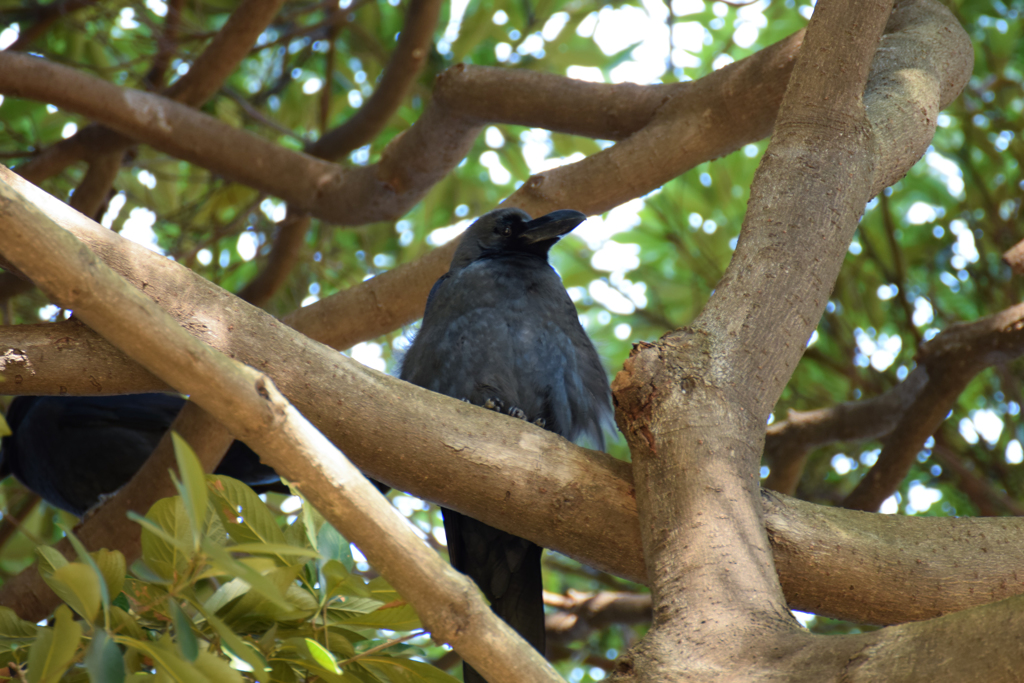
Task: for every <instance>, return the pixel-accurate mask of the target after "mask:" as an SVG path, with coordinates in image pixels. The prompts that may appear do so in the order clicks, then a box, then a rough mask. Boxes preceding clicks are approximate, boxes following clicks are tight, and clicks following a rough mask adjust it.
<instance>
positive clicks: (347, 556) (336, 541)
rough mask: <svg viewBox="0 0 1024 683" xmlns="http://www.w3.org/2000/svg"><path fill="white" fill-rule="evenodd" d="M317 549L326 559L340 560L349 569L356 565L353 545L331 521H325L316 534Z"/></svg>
mask: <svg viewBox="0 0 1024 683" xmlns="http://www.w3.org/2000/svg"><path fill="white" fill-rule="evenodd" d="M316 549H317V550H318V551H320V554H321V555H322V556H323V557H324V559H325V560H338V561H339V562H341V563H342V564H344V565H345V568H346V569H348V570H349V571H352V569H353V568H354V567H355V561H354V560H353V559H352V547H351V546H350V545H349V542H348V541H347V540H345V537H344V536H342V535H341V534H340V533H338V530H337V529H335V528H334V526H333V525H332V524H331V523H330V522H324V523H323V524H322V525H321V526H320V531H318V532H317V534H316Z"/></svg>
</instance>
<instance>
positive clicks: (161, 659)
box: [117, 635, 212, 683]
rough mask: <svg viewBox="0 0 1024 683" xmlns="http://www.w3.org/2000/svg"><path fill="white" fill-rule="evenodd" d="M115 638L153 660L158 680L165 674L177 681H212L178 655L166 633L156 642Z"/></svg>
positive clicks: (198, 682)
mask: <svg viewBox="0 0 1024 683" xmlns="http://www.w3.org/2000/svg"><path fill="white" fill-rule="evenodd" d="M117 640H118V642H120V643H121V644H122V645H126V646H128V647H132V648H135V649H136V650H138V651H140V652H142V653H144V654H145V655H146V656H147V657H149V658H150V659H151V660H153V662H154V663H155V664H156V670H157V679H158V680H159V678H160V676H166V677H169V678H170V680H172V681H176V682H177V683H212V681H211V680H210V679H209V678H207V677H206V676H205V675H203V673H201V672H200V670H199V669H198V668H196V667H194V666H193V665H192V663H191V662H189V661H188V660H186V659H183V658H182V657H181V656H180V653H179V651H178V648H177V647H176V646H175V644H174V642H173V641H172V640H171V639H170V637H169V636H167V635H165V636H164V637H163V638H161V639H160V640H159V641H157V642H152V641H148V640H138V639H136V638H126V637H119V638H118V639H117Z"/></svg>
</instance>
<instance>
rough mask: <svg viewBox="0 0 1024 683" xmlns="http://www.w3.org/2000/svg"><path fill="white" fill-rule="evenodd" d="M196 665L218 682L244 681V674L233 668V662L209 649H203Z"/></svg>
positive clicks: (239, 682)
mask: <svg viewBox="0 0 1024 683" xmlns="http://www.w3.org/2000/svg"><path fill="white" fill-rule="evenodd" d="M195 667H196V669H198V670H199V671H201V672H202V673H203V674H205V675H206V677H207V678H208V679H209V680H211V681H216V683H243V680H244V679H243V678H242V674H240V673H239V672H238V671H236V670H235V669H232V668H231V664H230V663H229V662H228V661H227V660H224V659H221V658H220V657H218V656H217V655H215V654H214V653H212V652H210V651H209V650H203V651H202V652H200V653H199V657H198V658H197V659H196V661H195Z"/></svg>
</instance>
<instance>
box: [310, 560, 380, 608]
mask: <svg viewBox="0 0 1024 683" xmlns="http://www.w3.org/2000/svg"><path fill="white" fill-rule="evenodd" d="M320 595H321V598H322V599H327V598H332V597H336V596H345V597H348V596H358V597H362V598H369V597H370V589H369V587H368V586H367V585H366V582H365V581H363V579H362V577H360V576H356V575H354V574H351V573H349V571H348V569H347V568H346V567H345V565H343V564H342V563H341V562H338V561H337V560H331V561H330V562H327V563H326V564H324V565H323V567H322V568H321V569H320ZM374 602H375V603H376V604H377V605H381V604H383V603H380V602H377V601H374ZM374 609H376V608H374Z"/></svg>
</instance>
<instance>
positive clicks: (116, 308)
mask: <svg viewBox="0 0 1024 683" xmlns="http://www.w3.org/2000/svg"><path fill="white" fill-rule="evenodd" d="M0 205H2V215H3V219H4V220H3V221H0V226H2V227H0V232H2V234H3V252H4V256H5V257H6V258H7V259H9V260H10V261H11V262H13V263H14V264H15V265H16V266H17V267H18V268H19V269H20V270H22V271H23V272H25V273H26V274H27V275H29V277H31V278H32V280H33V282H35V283H36V284H37V286H39V287H41V288H42V289H43V290H44V291H45V292H46V293H47V295H48V296H49V297H50V298H51V299H53V300H57V301H63V302H65V303H66V304H67V306H68V307H69V308H73V309H74V310H75V311H76V315H78V316H79V317H81V318H82V319H83V320H85V321H86V322H87V323H88V324H89V325H90V327H92V328H93V329H95V330H97V331H99V332H101V333H102V334H104V335H105V337H106V338H108V339H110V340H113V341H116V342H117V344H118V345H119V346H120V348H122V350H123V351H125V352H126V353H128V354H130V355H131V356H132V357H133V358H134V359H136V360H138V361H140V362H141V363H142V364H143V365H145V366H147V367H148V368H150V369H151V370H152V371H154V372H155V373H157V374H159V375H160V376H162V377H163V378H164V379H165V380H166V381H168V383H170V384H172V385H173V386H175V388H176V389H178V390H179V391H181V392H182V393H186V394H190V395H191V396H192V399H193V400H195V401H196V403H198V404H199V405H200V406H202V407H203V408H205V409H207V410H208V411H209V412H210V413H211V414H212V415H213V416H215V417H216V418H217V419H218V420H219V421H221V422H223V423H224V424H226V425H228V426H229V428H230V429H231V430H232V431H234V432H235V433H237V434H239V435H241V436H243V437H244V438H245V439H246V441H247V442H249V443H250V444H251V445H252V446H253V447H254V449H255V450H256V452H257V453H259V454H260V457H261V458H262V459H263V460H264V461H265V462H267V463H268V464H270V465H271V466H273V467H274V468H275V469H276V470H277V471H278V472H280V473H281V474H282V476H285V477H287V478H288V479H289V480H290V481H293V482H295V483H296V486H297V487H298V488H300V489H301V490H302V492H303V494H304V495H305V496H306V497H307V498H308V499H309V500H310V502H311V503H313V505H314V506H315V507H316V508H317V509H318V510H319V511H320V512H321V513H322V514H323V515H324V516H325V517H326V518H327V519H328V520H329V521H330V522H331V523H332V524H334V526H335V527H337V528H338V529H339V530H340V531H341V532H342V533H343V534H344V535H345V536H346V538H348V539H350V540H352V541H353V542H355V543H357V544H358V545H359V546H360V548H361V549H362V550H363V552H364V553H365V554H366V555H367V557H368V558H369V559H370V560H371V561H372V562H373V563H374V566H375V567H376V568H377V569H378V570H379V571H380V572H381V574H383V575H384V576H385V578H387V579H388V581H389V582H390V583H391V585H393V586H394V587H395V588H396V589H397V590H399V591H400V592H401V593H402V595H403V597H404V598H405V599H406V600H408V601H409V602H410V603H411V604H412V605H413V606H414V607H415V608H416V610H417V613H418V614H419V615H420V618H421V619H422V621H423V623H424V624H425V625H426V626H427V628H428V629H429V630H430V631H431V633H432V634H433V635H434V637H435V638H437V639H438V640H442V641H444V642H449V643H451V644H452V645H453V647H455V649H456V650H458V651H459V652H460V653H461V654H462V656H463V657H464V658H465V659H466V660H467V661H468V662H469V663H470V664H472V665H473V666H474V667H475V668H477V669H478V670H479V671H481V672H482V673H483V674H484V675H486V676H487V678H488V679H489V680H492V681H495V682H497V683H519V682H520V681H524V680H531V681H550V682H552V683H555V682H558V681H561V678H560V677H559V676H558V675H557V674H556V673H555V672H554V671H553V670H552V669H551V668H550V666H548V664H547V663H546V662H545V661H544V660H543V658H542V657H541V656H540V655H539V654H538V653H537V652H535V651H534V650H533V649H532V648H531V647H530V646H529V645H528V644H527V643H526V642H525V641H523V640H522V639H521V638H520V637H519V636H518V635H517V634H516V633H515V632H514V631H513V630H512V628H511V627H509V626H508V625H507V624H505V622H503V621H502V620H501V619H500V618H499V617H498V616H497V615H496V614H494V613H493V612H492V611H491V610H490V609H489V608H488V607H487V605H486V603H485V602H484V601H483V598H482V596H481V594H480V593H479V591H478V590H477V589H476V588H475V586H473V584H472V582H471V581H470V580H469V579H468V578H467V577H465V576H463V575H461V574H459V573H458V572H457V571H455V570H454V569H452V568H451V567H450V566H449V565H448V564H447V563H446V562H444V561H443V560H442V559H441V558H440V557H439V556H438V555H437V554H436V553H434V552H433V551H432V550H431V549H430V548H429V547H427V546H426V545H425V544H424V543H423V542H422V541H420V539H419V538H418V537H417V536H416V534H415V532H414V531H413V530H412V529H411V528H410V526H409V523H408V522H407V521H406V520H403V519H400V518H399V517H398V516H397V515H395V514H394V513H393V511H392V509H391V505H390V503H388V501H387V500H386V499H385V498H384V497H383V496H382V495H381V494H380V493H378V492H377V491H376V490H375V489H374V487H373V485H372V484H371V483H370V482H369V481H367V479H366V478H365V477H364V476H362V474H361V473H360V472H359V471H358V470H357V469H356V468H355V467H354V466H352V464H351V463H350V462H349V461H348V460H347V459H346V458H345V456H344V455H343V454H342V453H341V452H339V451H338V450H337V449H336V448H335V447H334V446H332V445H331V443H330V442H328V441H327V439H326V438H324V436H323V435H322V434H321V433H319V432H318V431H317V430H316V429H315V428H313V427H312V425H310V424H309V422H307V421H306V420H305V419H304V418H303V417H302V415H301V414H300V413H298V411H296V410H295V408H294V407H292V406H291V405H290V404H289V403H288V401H287V400H285V398H284V397H283V396H282V395H281V394H280V393H279V392H278V391H277V389H276V388H275V387H274V385H273V383H272V382H271V380H270V379H269V378H268V377H267V376H266V375H263V374H262V373H259V372H257V371H255V370H253V369H252V368H247V367H245V366H243V365H242V364H240V363H238V362H236V361H232V360H231V359H229V358H228V357H227V356H224V355H223V354H221V353H219V352H217V351H216V350H214V349H211V348H210V347H209V346H207V345H205V344H203V343H202V342H200V341H199V340H198V339H196V338H195V337H193V336H192V335H190V334H189V333H188V332H187V331H186V330H184V329H182V328H181V327H180V326H179V325H178V324H177V322H176V321H175V320H174V319H173V318H171V316H170V315H169V314H167V313H166V312H165V311H164V310H163V309H161V308H160V307H159V306H158V305H157V304H156V303H155V302H153V301H152V300H151V299H150V298H149V297H147V296H146V295H144V294H143V293H141V292H139V291H138V290H137V289H135V288H134V287H132V286H130V285H129V284H128V283H126V282H125V281H124V280H122V279H121V278H120V277H119V276H118V275H117V274H116V273H115V272H114V271H112V270H111V269H110V268H109V267H107V266H106V265H105V264H104V263H103V262H102V261H100V260H99V259H98V258H97V257H96V256H95V254H93V253H92V252H91V251H90V250H89V249H88V248H87V247H85V245H83V244H82V243H81V242H79V241H78V240H76V239H75V238H74V237H73V236H72V235H70V234H69V233H68V232H67V231H65V230H62V229H60V227H59V226H58V225H57V224H55V223H53V222H52V221H50V220H49V219H48V218H46V216H45V215H44V214H42V213H40V212H39V211H38V210H37V209H35V207H33V206H32V205H31V204H28V203H27V202H25V201H24V200H23V198H21V197H20V196H19V195H18V194H17V193H16V192H15V191H14V190H13V189H12V188H11V187H10V186H9V185H7V184H2V185H0Z"/></svg>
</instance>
